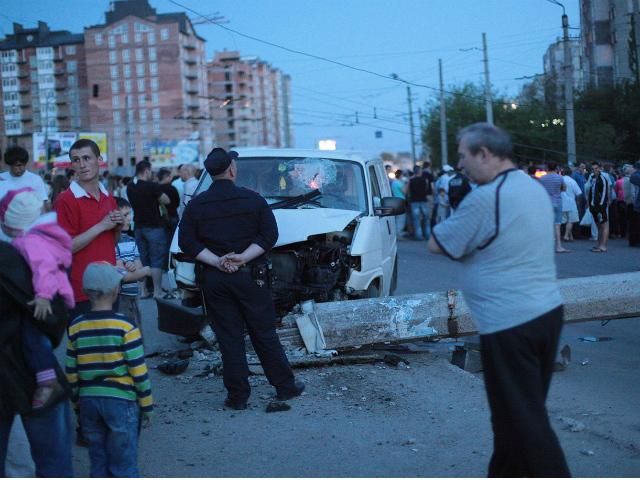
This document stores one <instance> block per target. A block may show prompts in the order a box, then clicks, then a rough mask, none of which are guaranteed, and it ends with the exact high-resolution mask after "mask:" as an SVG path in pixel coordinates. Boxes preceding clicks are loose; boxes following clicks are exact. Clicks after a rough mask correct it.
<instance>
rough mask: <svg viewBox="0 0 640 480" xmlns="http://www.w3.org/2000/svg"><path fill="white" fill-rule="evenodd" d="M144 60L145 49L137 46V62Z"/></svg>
mask: <svg viewBox="0 0 640 480" xmlns="http://www.w3.org/2000/svg"><path fill="white" fill-rule="evenodd" d="M143 60H144V50H143V49H142V48H136V62H142V61H143Z"/></svg>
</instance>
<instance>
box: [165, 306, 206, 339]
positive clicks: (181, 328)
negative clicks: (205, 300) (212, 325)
mask: <svg viewBox="0 0 640 480" xmlns="http://www.w3.org/2000/svg"><path fill="white" fill-rule="evenodd" d="M156 305H157V306H158V330H160V331H161V332H165V333H171V334H173V335H181V336H183V337H189V336H192V335H197V334H198V333H199V332H200V330H201V329H202V328H203V327H204V326H205V325H206V324H207V320H206V318H205V316H204V310H203V308H202V307H201V306H200V307H185V306H184V305H182V303H181V300H177V299H176V300H165V299H162V298H157V299H156Z"/></svg>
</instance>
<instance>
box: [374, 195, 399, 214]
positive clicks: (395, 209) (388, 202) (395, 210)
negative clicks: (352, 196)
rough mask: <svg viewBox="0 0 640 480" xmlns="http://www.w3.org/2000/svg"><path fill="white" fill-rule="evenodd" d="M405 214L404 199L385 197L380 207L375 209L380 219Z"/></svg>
mask: <svg viewBox="0 0 640 480" xmlns="http://www.w3.org/2000/svg"><path fill="white" fill-rule="evenodd" d="M403 213H404V199H402V198H397V197H384V198H383V199H382V203H381V205H380V206H379V207H376V208H375V214H376V216H378V217H391V216H394V215H402V214H403Z"/></svg>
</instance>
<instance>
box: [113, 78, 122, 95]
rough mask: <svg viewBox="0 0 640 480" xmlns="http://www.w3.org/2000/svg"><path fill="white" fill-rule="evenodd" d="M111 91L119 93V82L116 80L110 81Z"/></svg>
mask: <svg viewBox="0 0 640 480" xmlns="http://www.w3.org/2000/svg"><path fill="white" fill-rule="evenodd" d="M111 93H120V82H118V81H117V80H116V81H112V82H111Z"/></svg>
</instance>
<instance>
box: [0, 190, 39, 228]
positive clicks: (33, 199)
mask: <svg viewBox="0 0 640 480" xmlns="http://www.w3.org/2000/svg"><path fill="white" fill-rule="evenodd" d="M41 213H42V199H40V198H39V197H38V195H36V193H35V192H34V191H29V190H25V191H22V192H19V193H17V194H16V195H15V196H14V197H13V198H12V199H11V200H10V201H9V204H8V205H7V210H6V211H5V212H4V224H5V225H6V226H7V227H10V228H15V229H17V230H26V229H27V228H29V226H31V224H32V223H33V222H35V221H36V220H37V219H38V217H39V216H40V214H41Z"/></svg>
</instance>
